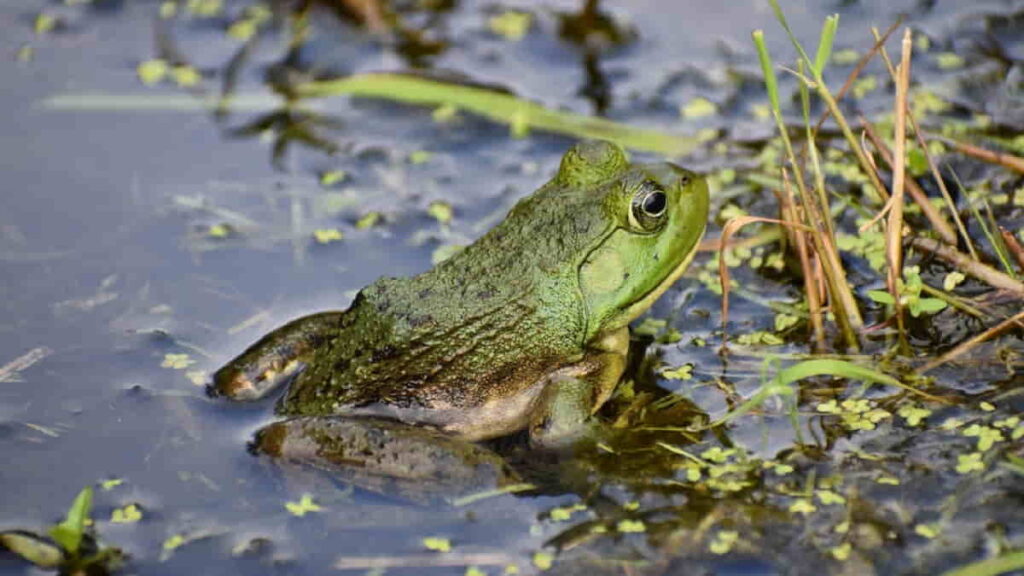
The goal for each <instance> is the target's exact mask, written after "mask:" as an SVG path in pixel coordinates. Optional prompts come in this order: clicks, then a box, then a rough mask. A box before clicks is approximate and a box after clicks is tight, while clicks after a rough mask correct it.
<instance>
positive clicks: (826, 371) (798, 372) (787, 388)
mask: <svg viewBox="0 0 1024 576" xmlns="http://www.w3.org/2000/svg"><path fill="white" fill-rule="evenodd" d="M814 376H835V377H838V378H847V379H849V380H857V381H866V382H871V383H873V384H882V385H885V386H893V387H896V388H902V389H904V390H907V391H909V392H913V393H915V394H918V395H921V396H924V397H926V398H929V399H931V400H937V401H941V400H942V399H941V398H938V397H936V396H932V395H931V394H927V393H925V392H922V391H920V390H918V389H917V388H914V387H913V386H909V385H907V384H904V383H903V382H900V381H899V380H897V379H896V378H893V377H892V376H889V375H888V374H883V373H882V372H879V371H877V370H872V369H871V368H866V367H864V366H859V365H857V364H853V363H851V362H847V361H845V360H835V359H831V358H820V359H815V360H805V361H803V362H799V363H797V364H793V365H792V366H788V367H786V368H784V369H783V370H781V371H779V373H778V374H776V375H775V377H774V378H772V379H771V380H770V381H769V382H768V383H767V384H765V385H764V386H761V387H760V388H758V390H757V392H755V393H754V395H753V396H751V397H750V398H748V399H747V400H746V401H745V402H743V403H742V404H740V405H739V406H737V407H736V409H735V410H733V411H731V412H729V413H728V414H726V415H725V416H723V417H721V418H719V419H718V420H716V421H714V422H712V423H711V424H708V425H707V426H706V427H707V428H713V427H715V426H721V425H722V424H725V423H727V422H730V421H732V420H735V419H736V418H739V417H740V416H742V415H744V414H746V413H747V412H750V411H751V410H753V409H754V408H756V407H758V406H760V405H761V404H763V403H764V402H765V401H766V400H767V399H768V398H770V397H772V396H790V395H792V394H793V393H794V390H793V384H794V383H796V382H799V381H800V380H804V379H805V378H811V377H814Z"/></svg>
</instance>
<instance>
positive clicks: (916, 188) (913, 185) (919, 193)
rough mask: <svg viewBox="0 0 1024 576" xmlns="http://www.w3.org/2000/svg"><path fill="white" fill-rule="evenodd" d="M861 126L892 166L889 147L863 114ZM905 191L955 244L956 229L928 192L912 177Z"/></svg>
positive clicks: (951, 242)
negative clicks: (947, 220) (929, 197)
mask: <svg viewBox="0 0 1024 576" xmlns="http://www.w3.org/2000/svg"><path fill="white" fill-rule="evenodd" d="M860 124H861V127H863V128H864V133H865V134H866V135H867V137H868V140H870V141H871V145H872V146H874V147H875V150H877V151H878V154H879V155H880V156H881V157H882V160H884V161H885V163H886V164H888V165H889V167H890V168H893V155H892V151H891V150H889V147H888V146H886V144H885V142H884V141H882V139H881V138H879V136H878V133H877V132H875V127H874V126H872V125H871V123H870V122H868V120H867V119H866V118H864V117H863V116H861V117H860ZM906 186H907V192H908V193H909V194H910V197H911V198H913V199H914V203H915V204H917V205H918V206H920V207H921V213H922V214H924V216H925V218H927V219H928V222H930V223H931V225H932V227H934V228H935V231H936V232H938V234H939V236H940V237H941V238H942V240H943V241H944V242H946V243H947V244H954V245H955V244H956V238H957V236H956V230H954V229H953V227H952V226H950V225H949V222H946V219H945V218H943V217H942V213H940V212H939V210H938V209H937V208H935V206H934V205H933V204H932V203H931V202H930V201H929V200H928V194H927V193H926V192H925V191H924V189H923V188H921V185H920V184H918V183H917V181H916V180H914V179H913V178H907V179H906Z"/></svg>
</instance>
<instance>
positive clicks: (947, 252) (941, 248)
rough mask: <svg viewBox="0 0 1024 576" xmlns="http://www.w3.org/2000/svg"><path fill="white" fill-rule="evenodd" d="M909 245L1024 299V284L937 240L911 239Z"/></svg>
mask: <svg viewBox="0 0 1024 576" xmlns="http://www.w3.org/2000/svg"><path fill="white" fill-rule="evenodd" d="M910 243H911V245H913V246H914V248H917V249H919V250H924V251H925V252H928V253H929V254H934V255H935V256H937V257H939V258H941V259H942V260H945V261H946V262H948V263H949V264H952V265H953V267H954V268H956V269H958V270H960V271H962V272H965V273H967V274H970V275H971V276H974V277H975V278H977V279H978V280H981V281H982V282H985V283H986V284H988V285H989V286H992V287H993V288H1000V289H1003V290H1007V291H1009V292H1012V293H1013V294H1014V295H1016V296H1017V297H1019V298H1024V283H1022V282H1020V281H1019V280H1014V279H1013V278H1011V277H1010V276H1008V275H1006V274H1004V273H1002V272H1000V271H999V270H996V269H995V268H992V267H991V266H987V265H985V264H982V263H981V262H979V261H977V260H974V259H973V258H971V257H970V256H968V255H967V254H964V253H963V252H960V251H958V250H957V249H956V248H953V247H952V246H949V245H948V244H943V243H941V242H939V241H938V240H931V239H928V238H912V239H911V240H910Z"/></svg>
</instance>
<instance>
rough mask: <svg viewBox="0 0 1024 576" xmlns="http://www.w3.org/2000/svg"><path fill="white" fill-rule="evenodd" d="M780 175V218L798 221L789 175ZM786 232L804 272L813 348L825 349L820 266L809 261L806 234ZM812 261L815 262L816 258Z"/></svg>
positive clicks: (795, 222)
mask: <svg viewBox="0 0 1024 576" xmlns="http://www.w3.org/2000/svg"><path fill="white" fill-rule="evenodd" d="M782 177H783V180H784V181H785V185H786V190H785V191H781V192H779V193H778V195H777V196H778V199H779V208H780V212H781V213H782V219H783V220H785V221H786V222H792V223H794V224H797V223H799V222H800V216H799V214H798V213H797V208H796V198H795V196H794V193H793V187H792V186H791V185H790V183H789V175H788V174H787V173H786V171H785V170H783V171H782ZM787 232H789V236H790V237H791V238H792V241H793V245H794V246H795V247H796V253H797V256H798V257H799V258H800V268H801V269H802V270H803V273H804V293H805V294H806V295H807V312H808V314H809V315H810V318H811V329H812V331H813V333H814V345H815V349H816V350H817V351H818V352H821V351H824V350H825V326H824V324H823V322H822V316H823V315H822V313H821V297H820V293H819V291H818V286H819V285H820V279H819V278H818V274H817V273H818V271H819V270H820V267H818V266H816V265H814V264H812V263H811V256H810V250H809V249H808V246H807V236H806V234H804V233H803V232H800V231H797V230H794V229H792V228H789V229H787ZM814 262H815V264H816V263H817V259H815V260H814Z"/></svg>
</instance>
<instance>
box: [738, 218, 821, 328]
mask: <svg viewBox="0 0 1024 576" xmlns="http://www.w3.org/2000/svg"><path fill="white" fill-rule="evenodd" d="M754 222H767V223H769V224H778V225H779V226H788V227H793V228H797V229H799V230H804V231H806V232H812V230H811V229H810V228H808V227H807V226H804V225H803V224H795V223H793V222H785V221H783V220H776V219H775V218H763V217H761V216H740V217H738V218H733V219H732V220H729V221H728V222H726V223H725V226H723V227H722V236H721V237H719V240H718V241H719V254H718V277H719V278H718V280H719V282H721V286H722V347H723V348H724V347H725V345H726V342H727V341H728V333H727V332H726V325H727V324H728V323H729V288H730V286H729V283H730V278H729V266H728V264H726V262H725V260H726V258H725V246H726V245H727V244H728V243H729V239H730V238H732V235H733V234H735V233H736V232H737V231H738V230H739V229H740V228H742V227H744V226H746V225H747V224H753V223H754Z"/></svg>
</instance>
